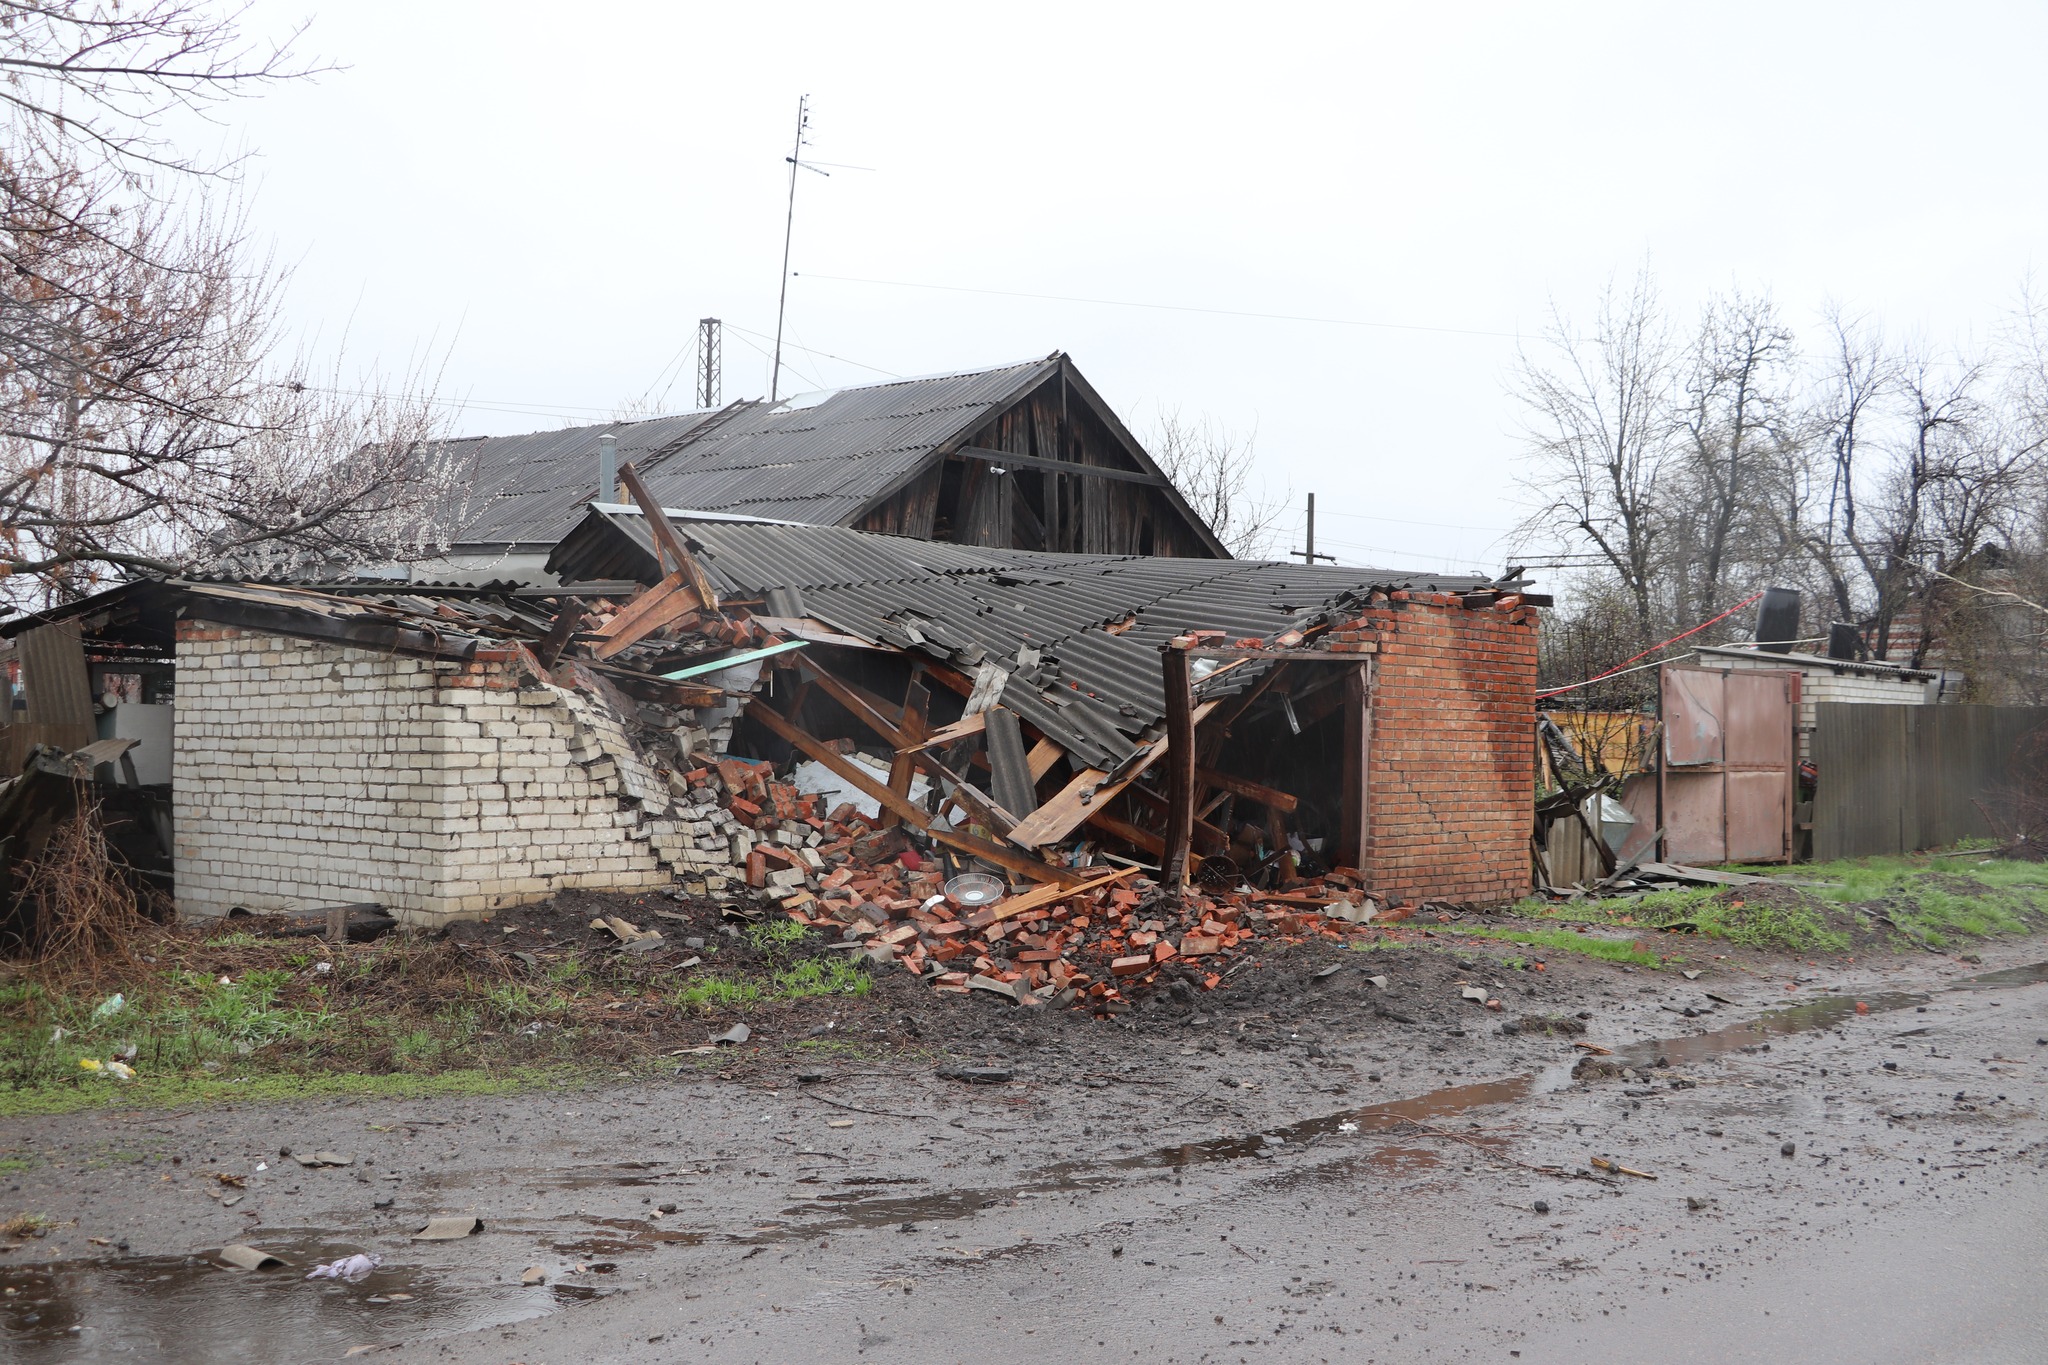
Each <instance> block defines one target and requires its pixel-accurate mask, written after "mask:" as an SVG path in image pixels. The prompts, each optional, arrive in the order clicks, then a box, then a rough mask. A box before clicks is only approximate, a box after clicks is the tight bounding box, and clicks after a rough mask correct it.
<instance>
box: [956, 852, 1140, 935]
mask: <svg viewBox="0 0 2048 1365" xmlns="http://www.w3.org/2000/svg"><path fill="white" fill-rule="evenodd" d="M1137 870H1138V869H1137V868H1135V867H1124V868H1118V869H1117V870H1116V871H1115V872H1111V873H1109V874H1108V875H1107V876H1102V877H1091V878H1089V879H1088V880H1087V881H1085V882H1080V883H1077V884H1076V885H1073V886H1041V887H1037V888H1034V889H1033V890H1030V891H1026V892H1025V893H1024V894H1023V895H1021V896H1012V897H1011V898H1010V899H1009V900H1006V901H1003V902H1001V903H1000V904H997V905H991V906H990V907H989V908H988V909H986V910H977V911H975V912H974V913H973V914H971V915H969V916H967V927H968V928H970V929H972V930H974V931H975V932H976V933H980V932H981V931H982V930H983V929H986V928H988V927H989V926H990V925H993V924H1000V923H1002V922H1003V921H1004V920H1006V919H1016V918H1017V917H1018V916H1019V915H1028V914H1030V913H1031V912H1032V911H1033V910H1040V909H1043V908H1044V907H1046V906H1048V905H1051V904H1053V903H1054V902H1056V901H1063V900H1065V899H1066V898H1067V897H1069V896H1078V895H1081V894H1083V893H1085V892H1089V891H1099V890H1101V889H1102V888H1103V887H1105V886H1108V885H1109V884H1110V883H1112V882H1120V881H1122V880H1123V879H1124V878H1126V877H1129V876H1132V875H1134V874H1135V873H1136V872H1137Z"/></svg>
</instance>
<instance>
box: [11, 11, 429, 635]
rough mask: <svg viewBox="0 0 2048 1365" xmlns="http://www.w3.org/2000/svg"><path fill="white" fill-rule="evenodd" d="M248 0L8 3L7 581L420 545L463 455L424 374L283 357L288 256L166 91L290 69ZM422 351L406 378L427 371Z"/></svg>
mask: <svg viewBox="0 0 2048 1365" xmlns="http://www.w3.org/2000/svg"><path fill="white" fill-rule="evenodd" d="M243 15H244V11H243V10H240V9H228V10H224V11H222V10H216V9H214V8H212V7H210V6H206V5H201V4H193V3H183V0H141V3H139V4H136V5H133V6H122V5H114V4H103V3H95V2H94V0H0V72H4V75H5V83H4V85H0V112H4V115H5V119H4V123H0V139H4V141H0V261H4V262H5V264H6V265H7V266H9V267H11V269H9V270H7V271H5V272H0V572H4V573H5V575H6V577H7V591H8V594H9V595H10V596H13V597H15V598H17V599H19V598H23V597H30V598H33V597H56V598H60V599H62V598H70V597H75V596H77V595H79V594H81V593H84V592H88V591H91V590H92V589H93V588H94V587H96V586H98V585H99V584H100V583H102V582H104V581H105V580H106V579H108V578H110V577H118V576H123V575H127V574H132V573H137V572H156V573H172V572H182V571H187V570H191V569H194V568H199V567H207V568H218V569H234V570H237V571H242V570H245V569H250V568H271V569H277V568H282V567H284V566H287V565H292V566H301V567H303V566H306V565H308V564H312V563H319V564H322V565H325V566H329V567H335V566H344V565H352V564H360V563H362V562H364V561H367V560H379V559H391V558H405V557H411V556H412V555H415V554H419V553H431V552H432V551H433V549H434V548H435V547H436V545H437V544H438V542H440V541H442V540H444V539H445V538H446V530H445V528H444V527H443V526H442V525H441V524H440V523H439V521H438V520H437V518H436V517H435V516H433V515H430V514H429V513H430V509H433V508H435V507H437V506H439V507H449V506H453V505H455V503H454V501H453V499H452V498H451V496H450V495H451V494H452V493H453V491H454V489H455V487H456V485H457V484H458V483H459V471H455V470H451V469H449V468H447V467H445V465H444V464H443V462H442V461H441V459H440V457H439V456H437V455H436V454H434V451H435V449H436V446H435V444H434V441H433V438H434V436H435V435H436V434H437V430H438V424H437V422H436V421H435V420H434V419H433V418H432V416H431V410H432V405H431V403H430V401H429V400H428V399H427V398H426V397H424V396H417V397H412V398H398V399H385V398H379V397H369V398H361V397H357V396H355V395H356V394H357V393H358V392H359V391H362V390H368V391H369V392H370V393H372V394H374V393H376V392H377V391H378V390H379V389H381V388H382V387H384V386H383V385H381V384H379V383H378V382H376V381H375V380H374V379H372V380H369V381H367V382H360V381H359V382H358V383H357V384H356V385H355V386H353V388H351V387H350V386H348V385H346V384H344V383H342V382H336V381H335V380H334V377H333V376H323V378H326V379H328V380H329V381H330V382H327V383H324V384H318V383H315V382H313V381H314V378H315V376H313V375H312V374H311V373H310V371H309V369H308V365H307V362H306V361H305V359H304V358H303V357H294V356H291V355H288V354H286V348H285V346H284V344H283V335H282V330H281V328H280V325H279V320H278V319H279V313H278V305H279V299H280V295H281V291H282V289H283V287H284V285H285V282H286V280H285V275H284V273H283V272H282V271H280V270H278V269H277V268H276V267H275V266H274V264H273V263H272V262H271V261H270V260H269V259H268V258H267V257H266V256H265V255H264V254H263V253H261V252H260V251H259V250H258V249H257V248H256V247H255V244H254V243H253V241H252V239H251V236H250V234H249V232H248V229H247V223H246V219H245V216H244V214H243V212H242V207H241V204H240V201H239V200H238V199H237V198H236V196H235V193H234V179H233V171H234V167H233V166H232V164H230V165H227V166H220V165H208V164H202V163H199V162H197V161H194V160H192V159H190V158H187V157H185V156H183V155H182V154H180V153H179V152H178V151H177V149H176V148H175V147H174V146H172V145H171V144H170V143H169V142H168V141H167V140H166V139H165V138H164V137H163V136H162V134H161V125H162V121H163V120H164V119H165V118H166V117H167V116H168V115H170V114H171V113H173V112H175V111H180V110H183V111H188V112H198V113H201V114H205V113H207V112H208V111H209V110H211V108H212V107H213V106H214V105H215V104H217V103H218V102H219V101H221V100H223V99H226V98H229V97H231V96H233V95H234V94H236V93H238V92H240V91H244V90H250V89H254V88H258V87H260V86H262V85H263V84H265V83H267V82H272V81H277V80H283V79H289V78H292V77H294V76H297V75H302V74H305V70H306V69H305V68H304V67H301V66H297V65H294V64H293V59H292V58H291V57H290V54H289V43H286V44H283V45H275V46H271V45H264V44H261V43H257V42H254V41H251V40H248V39H245V37H244V36H243V35H242V32H241V29H240V21H241V19H242V17H243ZM427 377H428V376H426V375H425V374H424V373H421V372H420V371H419V370H418V369H416V370H415V371H414V372H413V373H411V374H409V375H407V376H406V377H405V379H406V383H405V384H404V385H403V386H402V387H403V388H404V389H406V390H407V391H409V392H415V393H417V392H419V385H420V384H421V382H422V381H423V380H425V379H426V378H427Z"/></svg>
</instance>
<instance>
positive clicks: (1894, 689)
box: [1693, 645, 1941, 759]
mask: <svg viewBox="0 0 2048 1365" xmlns="http://www.w3.org/2000/svg"><path fill="white" fill-rule="evenodd" d="M1693 662H1694V663H1695V664H1697V665H1699V666H1700V667H1702V668H1735V669H1761V670H1764V671H1767V672H1774V673H1781V672H1783V671H1785V670H1786V669H1794V670H1797V672H1798V673H1799V722H1798V742H1799V757H1800V758H1802V759H1808V758H1811V757H1813V729H1814V723H1815V721H1814V717H1815V714H1816V713H1815V711H1814V707H1815V706H1817V705H1818V704H1820V703H1821V702H1824V701H1845V702H1864V703H1870V702H1880V703H1885V704H1888V705H1892V706H1925V705H1930V704H1932V703H1934V702H1937V701H1940V700H1941V675H1940V674H1939V673H1936V672H1934V671H1932V670H1930V669H1924V668H1902V667H1900V666H1899V665H1897V664H1887V663H1876V662H1859V661H1858V660H1855V659H1829V658H1825V657H1823V656H1821V655H1818V654H1773V653H1771V652H1770V651H1768V650H1762V649H1758V648H1756V647H1755V646H1753V645H1751V646H1746V647H1737V646H1733V645H1702V646H1701V647H1700V648H1699V649H1697V650H1695V651H1693Z"/></svg>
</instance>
